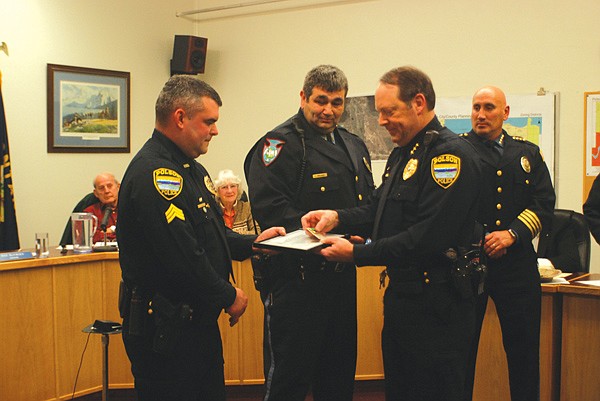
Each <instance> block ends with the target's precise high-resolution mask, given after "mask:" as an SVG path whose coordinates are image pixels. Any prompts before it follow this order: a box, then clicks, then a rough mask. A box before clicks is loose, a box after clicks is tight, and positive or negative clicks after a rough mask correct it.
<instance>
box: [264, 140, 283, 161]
mask: <svg viewBox="0 0 600 401" xmlns="http://www.w3.org/2000/svg"><path fill="white" fill-rule="evenodd" d="M265 140H266V141H267V143H265V145H264V146H263V155H262V159H263V163H264V165H265V167H266V166H269V165H270V164H271V163H273V162H274V161H275V160H276V159H277V157H278V156H279V153H281V149H282V148H283V145H284V144H285V141H282V140H280V139H271V138H266V139H265Z"/></svg>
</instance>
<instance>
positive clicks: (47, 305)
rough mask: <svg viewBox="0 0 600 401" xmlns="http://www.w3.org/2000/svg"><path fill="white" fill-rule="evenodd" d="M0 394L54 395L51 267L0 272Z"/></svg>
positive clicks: (15, 400) (16, 400)
mask: <svg viewBox="0 0 600 401" xmlns="http://www.w3.org/2000/svg"><path fill="white" fill-rule="evenodd" d="M0 274H1V278H2V280H0V294H2V308H0V322H2V330H0V350H1V354H2V363H0V400H7V401H8V400H11V401H21V400H23V401H28V400H47V399H53V398H54V397H55V395H56V370H55V363H56V360H57V358H58V357H60V356H57V355H56V354H55V350H54V341H55V333H54V330H53V319H52V316H53V309H54V305H53V302H52V271H51V270H49V269H43V268H42V269H27V270H13V271H7V272H1V273H0Z"/></svg>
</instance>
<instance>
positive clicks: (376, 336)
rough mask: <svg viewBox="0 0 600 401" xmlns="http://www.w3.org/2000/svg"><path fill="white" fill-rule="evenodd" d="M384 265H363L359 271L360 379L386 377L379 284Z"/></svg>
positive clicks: (358, 362)
mask: <svg viewBox="0 0 600 401" xmlns="http://www.w3.org/2000/svg"><path fill="white" fill-rule="evenodd" d="M383 269H384V267H382V266H368V267H360V268H358V270H357V272H356V277H357V278H356V297H357V298H356V302H357V319H358V334H357V335H358V347H357V362H356V379H357V380H371V379H383V356H382V353H381V330H382V329H383V294H384V292H385V289H384V288H381V289H380V288H379V273H380V272H381V271H382V270H383Z"/></svg>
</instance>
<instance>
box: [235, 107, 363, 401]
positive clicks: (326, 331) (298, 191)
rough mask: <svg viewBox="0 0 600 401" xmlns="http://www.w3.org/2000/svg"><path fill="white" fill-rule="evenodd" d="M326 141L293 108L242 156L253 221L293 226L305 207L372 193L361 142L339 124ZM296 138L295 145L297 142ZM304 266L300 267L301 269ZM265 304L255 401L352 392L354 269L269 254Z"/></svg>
mask: <svg viewBox="0 0 600 401" xmlns="http://www.w3.org/2000/svg"><path fill="white" fill-rule="evenodd" d="M333 134H334V139H335V143H332V142H328V141H327V140H325V139H324V138H322V137H321V135H320V134H319V133H318V132H316V131H315V130H314V129H312V128H311V126H310V125H309V124H308V122H307V121H306V119H305V118H304V115H303V113H302V111H300V112H299V113H298V114H296V115H294V116H293V117H291V118H290V119H288V120H287V121H285V122H284V123H283V124H281V125H280V126H278V127H276V128H275V129H273V130H272V131H270V132H268V133H267V134H266V135H265V136H263V138H261V139H260V140H259V141H258V143H257V144H256V145H255V147H254V148H253V149H252V150H251V151H250V153H249V154H248V156H247V158H246V163H245V166H244V167H245V171H246V178H247V180H248V190H249V195H250V204H251V205H252V214H253V216H254V218H255V219H256V220H257V221H258V223H259V224H260V227H261V228H268V227H271V226H283V227H285V229H286V230H287V231H288V232H290V231H292V230H295V229H299V228H300V227H301V222H300V219H301V217H302V216H303V215H304V214H305V213H307V212H308V211H310V210H315V209H327V208H329V209H331V208H339V207H351V206H357V205H361V204H365V203H366V202H367V200H368V199H369V197H370V194H371V192H372V190H373V177H372V174H371V163H370V158H369V153H368V151H367V147H366V146H365V144H364V143H363V142H362V141H361V140H360V139H359V138H358V137H357V136H356V135H353V134H351V133H349V132H348V131H346V130H345V129H343V128H341V127H337V128H336V129H335V131H334V132H333ZM303 142H304V146H303ZM305 270H306V271H305ZM270 271H271V279H270V285H269V291H270V296H269V297H264V295H265V294H263V298H265V299H264V301H265V322H266V324H265V327H266V328H267V330H266V332H265V339H268V342H266V346H265V358H264V361H265V378H266V386H265V387H266V394H267V395H266V396H265V401H300V400H304V399H305V397H306V394H307V392H308V390H309V388H310V387H311V385H312V391H313V396H314V397H315V399H326V400H330V401H347V400H351V399H352V388H353V383H354V374H355V371H356V269H355V266H353V265H351V264H336V263H328V262H327V261H326V260H325V259H324V258H323V257H321V256H319V255H316V254H312V253H306V254H300V255H298V254H282V255H277V256H276V257H274V258H272V266H271V269H270Z"/></svg>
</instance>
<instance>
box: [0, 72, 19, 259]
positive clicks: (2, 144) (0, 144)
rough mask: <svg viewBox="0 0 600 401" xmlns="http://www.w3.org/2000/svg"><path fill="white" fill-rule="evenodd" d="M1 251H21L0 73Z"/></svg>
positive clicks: (0, 75)
mask: <svg viewBox="0 0 600 401" xmlns="http://www.w3.org/2000/svg"><path fill="white" fill-rule="evenodd" d="M0 162H1V163H2V165H1V170H0V251H12V250H16V249H19V247H20V245H19V231H18V230H17V215H16V213H15V198H14V196H15V194H14V190H13V182H12V172H11V168H10V155H9V152H8V132H7V130H6V116H5V115H4V102H3V100H2V74H1V73H0Z"/></svg>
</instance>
